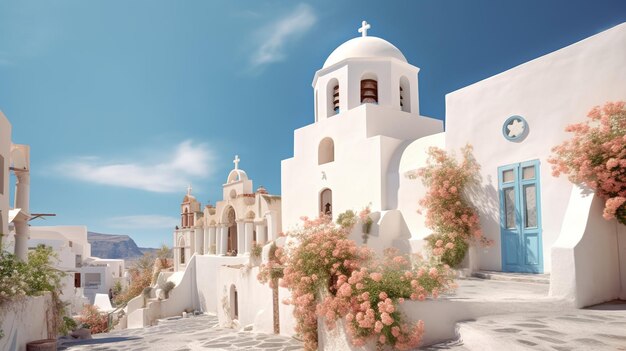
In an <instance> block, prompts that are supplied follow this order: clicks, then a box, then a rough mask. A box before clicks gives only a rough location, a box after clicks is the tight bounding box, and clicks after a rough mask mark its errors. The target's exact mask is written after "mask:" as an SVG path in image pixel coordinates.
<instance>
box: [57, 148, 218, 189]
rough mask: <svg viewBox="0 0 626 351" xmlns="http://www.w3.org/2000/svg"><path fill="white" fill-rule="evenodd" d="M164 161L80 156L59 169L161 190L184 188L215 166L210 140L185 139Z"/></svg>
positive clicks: (110, 182) (79, 176)
mask: <svg viewBox="0 0 626 351" xmlns="http://www.w3.org/2000/svg"><path fill="white" fill-rule="evenodd" d="M159 156H160V160H161V161H160V162H152V163H151V162H141V161H137V162H115V161H107V160H103V159H101V158H99V157H93V156H88V157H79V158H76V159H74V160H70V161H68V162H65V163H63V164H61V165H60V167H59V171H61V174H65V175H67V176H68V177H71V178H74V179H78V180H81V181H84V182H89V183H96V184H102V185H110V186H117V187H125V188H132V189H140V190H145V191H151V192H157V193H174V192H181V191H184V190H185V188H186V187H187V186H188V185H189V184H192V183H193V182H192V180H194V179H200V178H206V177H208V176H210V175H211V169H213V168H214V167H211V166H212V163H213V161H214V157H213V153H212V152H211V150H209V148H208V146H207V145H206V144H194V143H193V142H192V141H191V140H187V141H184V142H182V143H180V144H178V146H177V147H176V150H175V151H174V152H173V153H170V154H169V155H168V154H167V153H163V154H160V155H159Z"/></svg>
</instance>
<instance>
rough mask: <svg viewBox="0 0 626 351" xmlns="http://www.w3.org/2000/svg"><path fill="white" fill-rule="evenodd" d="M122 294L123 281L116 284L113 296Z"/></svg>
mask: <svg viewBox="0 0 626 351" xmlns="http://www.w3.org/2000/svg"><path fill="white" fill-rule="evenodd" d="M121 292H122V282H121V281H119V280H118V281H116V282H115V284H113V295H118V294H120V293H121Z"/></svg>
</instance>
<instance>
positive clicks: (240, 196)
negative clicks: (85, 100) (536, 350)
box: [127, 21, 626, 341]
mask: <svg viewBox="0 0 626 351" xmlns="http://www.w3.org/2000/svg"><path fill="white" fill-rule="evenodd" d="M370 29H371V28H370V26H369V25H368V24H367V23H366V22H365V21H364V22H363V24H362V27H361V28H360V29H359V33H360V36H359V37H356V38H354V39H351V40H348V41H347V42H345V43H343V44H341V45H340V46H339V47H337V49H335V50H334V51H333V52H332V53H331V54H330V55H329V56H328V58H327V59H326V61H325V62H324V63H323V65H322V67H321V68H320V69H319V70H318V71H317V72H316V73H315V74H314V76H313V83H312V86H313V91H312V100H313V102H314V113H313V115H312V117H311V121H312V123H311V124H309V125H307V126H304V127H302V128H299V129H297V130H295V131H294V150H293V157H292V158H289V159H286V160H283V161H282V165H281V195H280V196H276V195H269V194H267V191H265V189H263V188H259V189H257V190H253V189H254V188H253V186H252V181H251V180H250V179H249V178H248V176H247V174H246V173H245V172H244V171H243V170H241V169H240V168H239V158H238V157H236V158H235V161H234V164H235V167H234V169H233V170H232V171H231V172H230V173H229V174H228V176H227V177H226V182H225V183H224V185H223V199H222V200H220V201H218V202H217V203H216V204H215V205H214V206H212V205H207V206H205V207H204V208H202V207H201V205H200V203H199V202H198V201H197V200H196V199H195V197H194V196H193V195H192V194H191V190H188V192H187V194H186V196H185V197H184V199H183V203H182V205H181V224H180V226H179V227H178V228H177V229H176V230H175V232H174V233H173V246H174V252H175V262H176V269H175V271H176V272H174V273H162V275H163V276H162V278H161V279H160V280H161V281H162V282H163V281H165V280H170V281H173V282H175V283H176V284H177V286H176V288H175V289H174V290H173V291H172V293H170V298H169V299H166V300H158V299H155V300H153V301H152V302H151V303H149V304H148V305H147V306H146V307H141V306H139V304H138V303H135V304H134V305H133V303H132V302H131V304H129V310H128V312H129V314H128V318H127V324H128V327H141V326H144V325H147V324H151V323H153V322H154V321H155V320H156V319H157V318H160V317H166V316H172V315H175V314H180V313H181V312H182V311H183V310H188V311H189V310H200V311H204V312H212V313H217V315H218V316H219V317H220V321H221V322H222V324H223V325H228V326H234V327H242V328H243V327H249V328H252V330H258V331H274V332H280V333H281V334H286V335H291V334H293V318H292V316H291V309H290V307H288V306H285V305H282V304H280V305H277V304H276V303H275V302H276V301H277V297H278V301H280V300H282V299H283V298H285V297H288V296H289V295H288V294H289V293H288V291H287V290H285V289H282V288H280V289H278V291H272V290H271V289H270V288H269V287H268V286H266V285H261V284H259V283H258V281H257V280H256V275H257V273H258V263H259V262H258V260H257V259H255V258H254V255H252V254H251V252H252V247H253V242H256V243H258V244H264V245H265V247H264V248H263V255H262V258H261V259H262V260H267V257H268V251H269V246H270V244H271V243H272V242H275V243H276V244H277V245H279V246H280V245H283V244H284V238H283V237H281V236H279V233H280V232H281V231H289V230H290V229H293V228H295V227H296V226H298V225H299V223H300V218H301V217H302V216H309V217H316V216H318V215H319V214H320V213H325V214H328V215H331V216H333V217H334V218H336V215H337V214H339V213H341V212H344V211H346V210H349V209H351V210H357V211H358V210H360V209H362V208H364V207H365V206H370V208H371V210H372V214H371V218H372V219H373V220H374V225H373V227H372V231H371V233H370V238H369V240H368V243H367V245H368V246H370V247H372V248H374V249H375V250H376V251H379V252H380V251H382V250H383V249H384V248H387V247H397V248H399V249H400V250H401V251H403V252H406V253H408V252H418V251H420V250H421V247H422V245H423V238H424V237H425V236H427V235H429V234H430V232H429V230H428V229H427V228H426V227H425V225H424V217H423V216H422V215H420V214H418V212H417V211H418V209H419V206H418V201H419V199H420V198H422V197H423V196H424V194H425V189H424V187H423V185H422V184H421V182H420V181H419V180H415V179H410V178H409V177H407V176H406V175H407V174H408V173H410V172H412V171H414V170H415V169H418V168H420V167H422V166H424V165H425V160H426V150H427V149H428V148H429V147H431V146H436V147H440V148H443V149H445V150H448V151H450V152H457V153H458V152H459V150H460V148H461V147H462V146H464V145H466V144H468V143H469V144H471V145H472V146H473V147H474V156H475V158H476V160H477V162H478V163H479V164H480V166H481V171H480V176H481V184H479V185H478V186H477V187H476V188H475V189H473V191H472V194H471V195H470V200H471V201H472V202H473V204H474V206H475V207H476V208H477V210H478V212H479V214H480V218H481V227H482V229H483V232H484V235H485V236H486V237H487V238H488V239H491V240H493V241H494V242H495V245H494V246H492V247H489V248H472V249H471V250H470V251H469V254H468V256H467V258H466V260H465V262H464V263H463V268H464V269H466V270H468V271H469V272H476V271H481V270H488V271H501V272H518V273H528V274H535V273H543V274H550V298H553V299H558V300H559V301H564V302H566V303H568V304H570V305H571V306H574V307H584V306H589V305H593V304H596V303H601V302H604V301H609V300H613V299H617V298H620V299H626V227H625V226H623V225H620V224H618V223H617V222H616V221H615V220H612V221H607V220H604V219H603V218H602V208H603V202H602V200H601V199H599V198H598V197H596V196H594V195H589V194H587V193H586V191H585V190H584V189H581V188H579V187H577V186H574V185H572V184H571V183H570V182H569V181H568V180H567V179H565V178H563V177H561V178H555V177H553V176H552V175H551V168H550V166H549V164H548V163H547V158H548V157H549V156H550V154H551V148H552V147H553V146H555V145H558V144H560V143H561V142H562V141H564V140H566V139H567V138H568V137H569V136H568V135H567V133H565V132H564V129H565V127H566V126H567V125H569V124H572V123H576V122H581V121H583V120H584V119H585V115H586V113H587V111H589V110H590V109H591V108H592V107H593V106H596V105H602V104H604V103H605V102H607V101H619V100H626V84H624V82H626V64H625V63H626V24H621V25H619V26H616V27H614V28H611V29H609V30H606V31H604V32H602V33H599V34H597V35H594V36H592V37H589V38H587V39H585V40H582V41H580V42H577V43H574V44H572V45H570V46H568V47H565V48H563V49H560V50H558V51H555V52H553V53H550V54H547V55H545V56H542V57H539V58H537V59H535V60H532V61H529V62H527V63H524V64H521V65H519V66H517V67H514V68H512V69H509V70H507V71H505V72H502V73H500V74H498V75H496V76H493V77H489V78H487V79H485V80H482V81H480V82H477V83H475V84H473V85H470V86H467V87H465V88H462V89H459V90H457V91H454V92H452V93H449V94H448V95H447V96H446V116H445V121H446V127H445V131H444V125H443V121H442V120H440V119H435V118H432V117H428V116H423V115H421V114H420V109H419V84H418V74H419V70H420V69H419V68H418V67H416V66H414V65H412V64H411V63H409V62H408V60H407V59H406V57H405V56H404V55H403V54H402V52H401V51H400V50H399V49H398V48H396V47H395V46H394V45H393V44H391V43H390V42H388V41H386V40H384V39H381V38H377V37H374V36H370V35H369V33H368V30H370ZM353 239H355V240H356V241H357V242H360V241H361V239H360V232H359V233H357V232H356V231H355V233H353ZM277 295H278V296H277ZM470 317H472V316H464V318H470ZM450 322H451V323H452V322H454V323H455V322H456V321H452V320H451V321H450ZM431 341H434V339H432V340H431Z"/></svg>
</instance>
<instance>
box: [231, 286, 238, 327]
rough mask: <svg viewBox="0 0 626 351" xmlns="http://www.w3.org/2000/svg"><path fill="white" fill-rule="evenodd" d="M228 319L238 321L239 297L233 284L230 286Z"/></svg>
mask: <svg viewBox="0 0 626 351" xmlns="http://www.w3.org/2000/svg"><path fill="white" fill-rule="evenodd" d="M230 318H231V319H233V320H235V319H239V296H237V287H236V286H235V284H233V285H231V286H230Z"/></svg>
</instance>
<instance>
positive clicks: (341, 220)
mask: <svg viewBox="0 0 626 351" xmlns="http://www.w3.org/2000/svg"><path fill="white" fill-rule="evenodd" d="M356 221H357V217H356V213H354V211H352V210H347V211H346V212H343V213H340V214H339V216H337V224H339V225H340V226H341V227H342V228H352V227H353V226H354V225H355V224H356Z"/></svg>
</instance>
